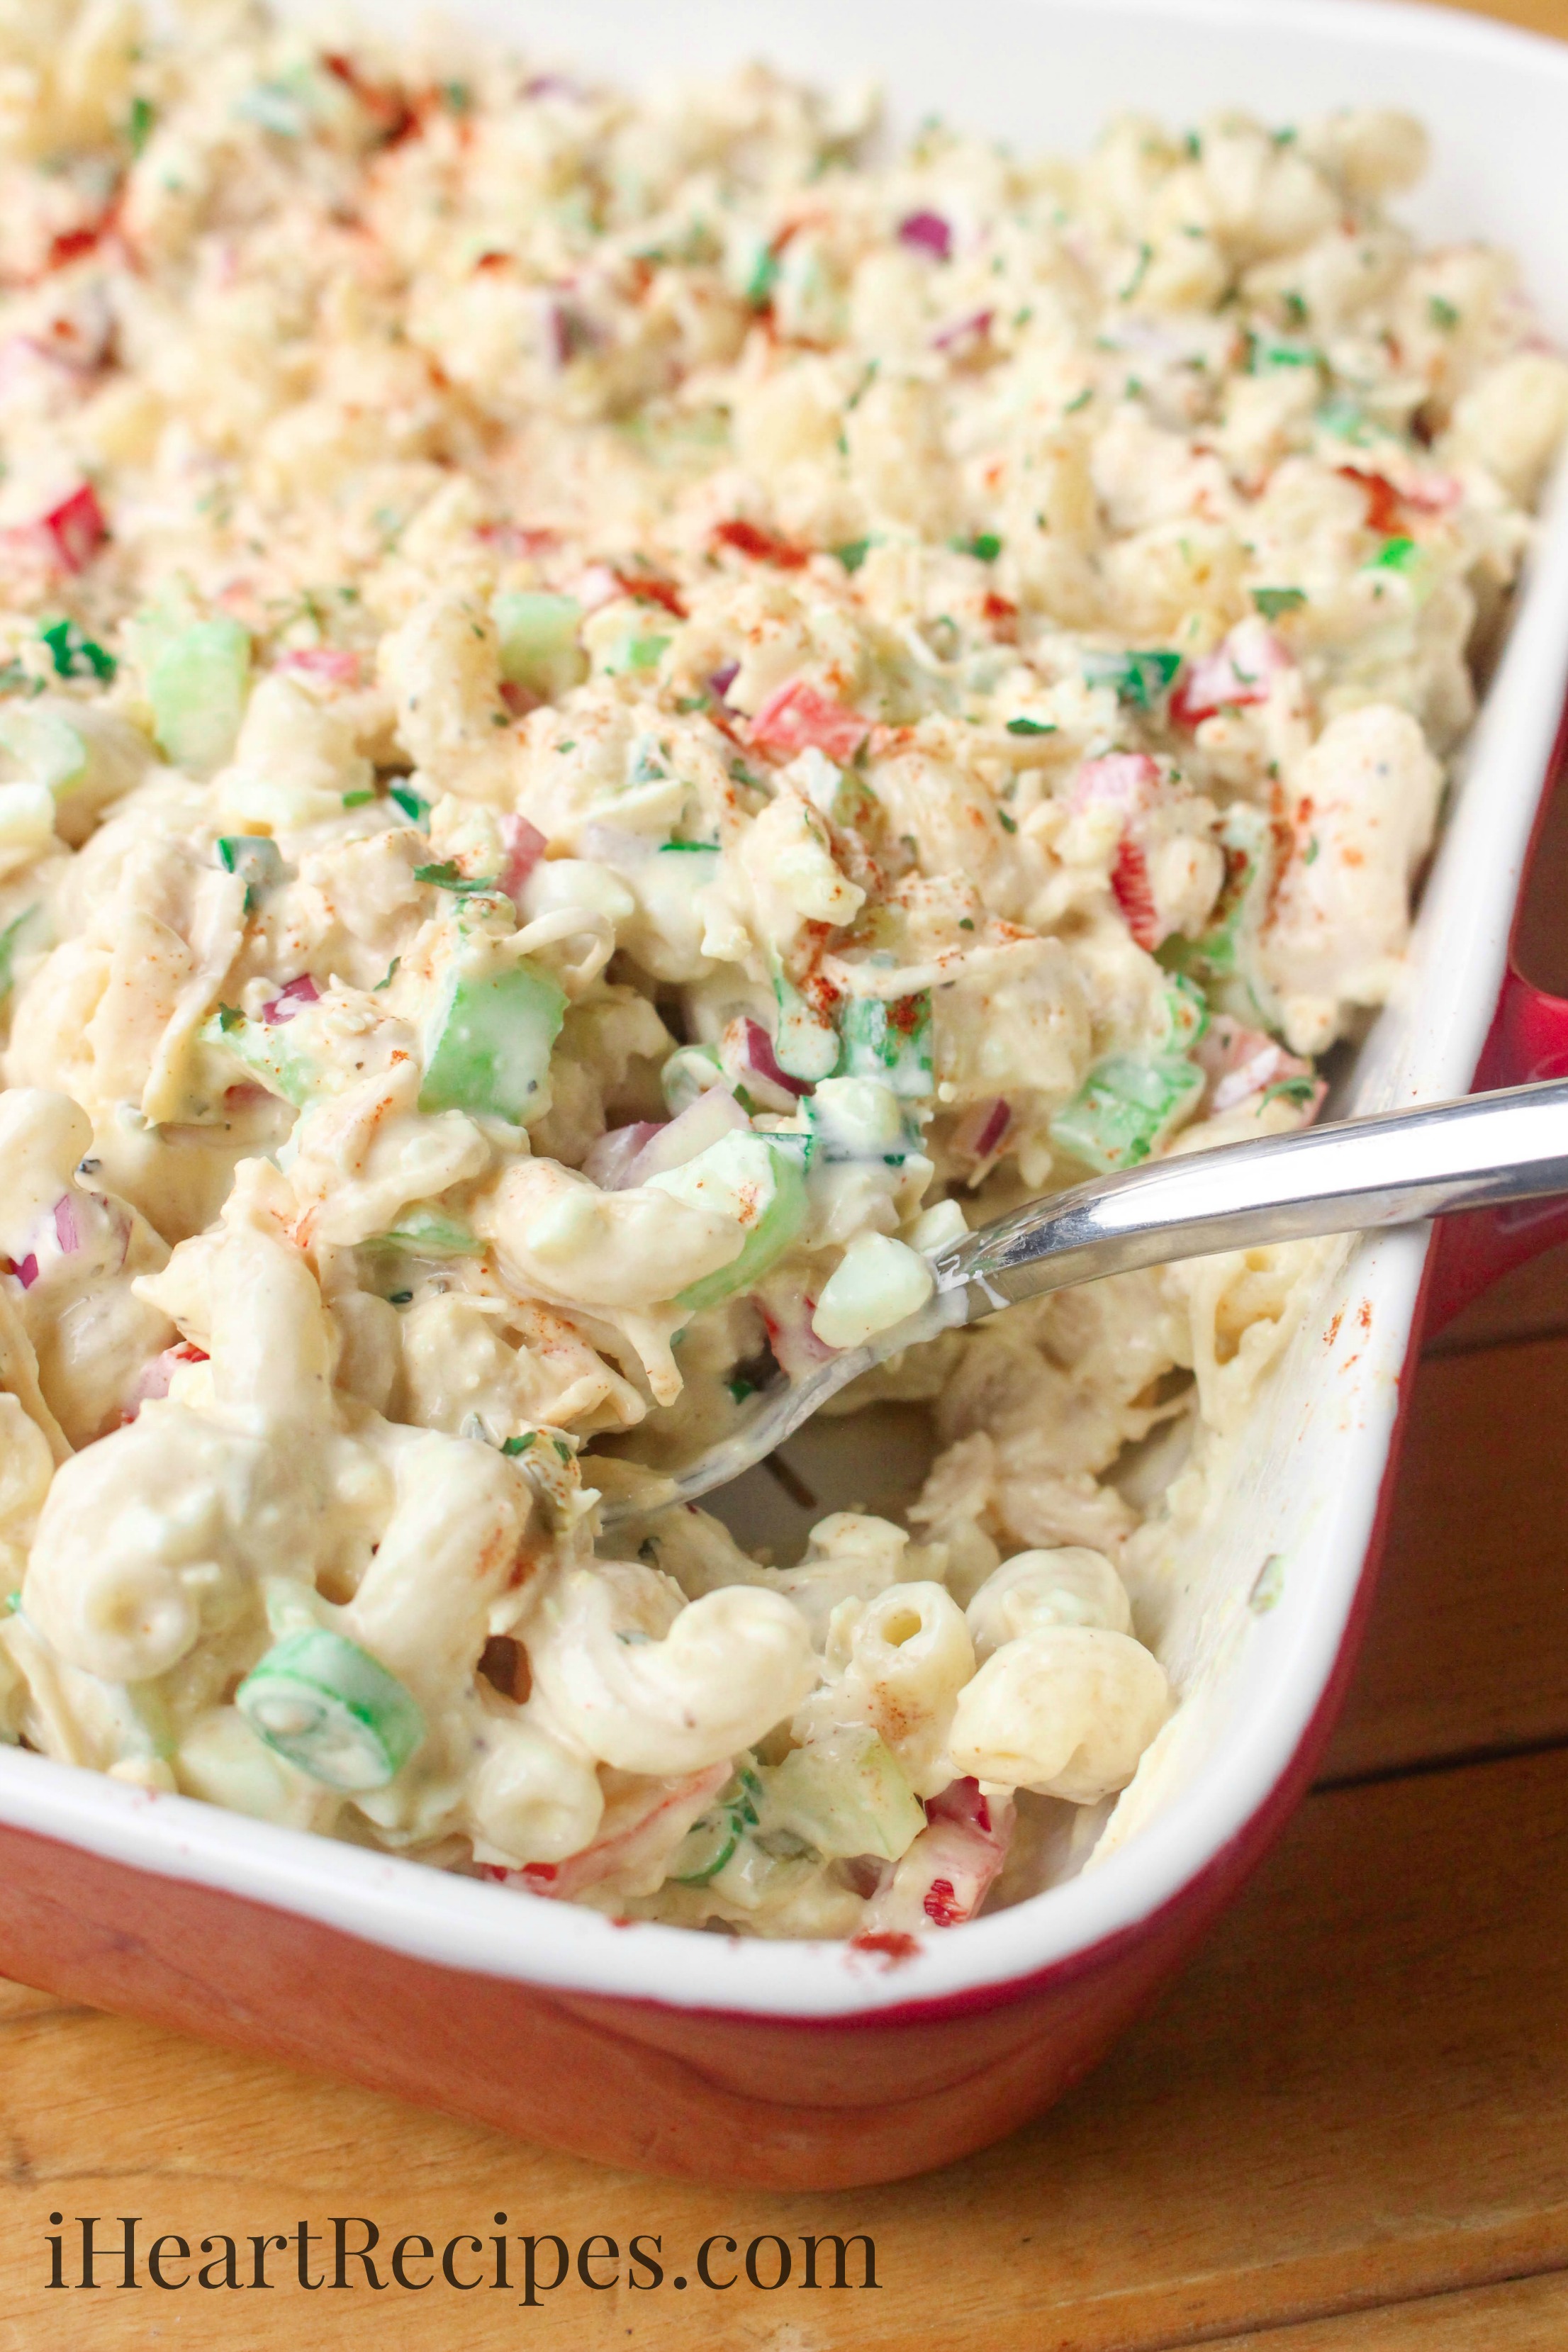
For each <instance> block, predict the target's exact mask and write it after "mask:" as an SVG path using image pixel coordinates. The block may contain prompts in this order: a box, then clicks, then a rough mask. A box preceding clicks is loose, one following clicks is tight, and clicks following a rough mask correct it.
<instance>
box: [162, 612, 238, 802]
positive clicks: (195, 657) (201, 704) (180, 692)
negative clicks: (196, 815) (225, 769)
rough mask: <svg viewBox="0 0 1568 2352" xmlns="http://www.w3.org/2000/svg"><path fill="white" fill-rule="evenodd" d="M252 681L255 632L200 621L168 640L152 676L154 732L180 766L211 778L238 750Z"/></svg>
mask: <svg viewBox="0 0 1568 2352" xmlns="http://www.w3.org/2000/svg"><path fill="white" fill-rule="evenodd" d="M249 682H250V633H249V631H248V630H247V629H244V628H242V627H241V626H240V625H239V623H238V622H237V621H230V620H213V621H194V622H193V623H192V624H191V625H190V626H189V627H188V628H184V629H175V630H174V631H173V632H172V633H171V634H170V635H167V636H166V637H164V638H163V643H162V644H161V646H159V648H158V650H157V652H156V653H155V654H154V655H153V660H152V664H151V667H150V668H149V670H148V674H147V699H148V700H149V702H150V703H151V704H152V706H153V733H154V734H155V735H156V737H157V739H158V746H159V749H160V750H161V751H163V753H164V755H165V757H166V758H167V759H168V760H169V761H171V762H172V763H173V764H174V766H175V767H176V768H184V769H185V770H186V771H187V772H189V773H190V774H192V775H196V776H205V775H210V774H211V773H212V772H213V771H214V770H215V769H216V768H220V767H222V765H223V763H224V761H226V759H227V758H228V756H229V754H230V753H231V751H233V750H234V745H235V739H236V737H237V735H238V733H239V723H240V720H241V719H243V718H244V716H245V700H246V695H247V689H248V687H249Z"/></svg>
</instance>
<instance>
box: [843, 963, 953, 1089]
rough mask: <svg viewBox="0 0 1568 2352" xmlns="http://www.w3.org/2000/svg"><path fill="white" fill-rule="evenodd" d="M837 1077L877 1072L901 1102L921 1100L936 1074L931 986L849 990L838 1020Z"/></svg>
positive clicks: (871, 1076)
mask: <svg viewBox="0 0 1568 2352" xmlns="http://www.w3.org/2000/svg"><path fill="white" fill-rule="evenodd" d="M838 1026H839V1034H840V1037H841V1040H842V1051H841V1053H840V1055H839V1061H838V1068H837V1073H836V1075H837V1076H840V1077H851V1078H880V1080H881V1081H882V1084H883V1085H884V1086H887V1087H891V1088H892V1090H893V1092H894V1093H895V1094H896V1095H897V1096H899V1097H900V1099H901V1100H902V1101H905V1102H922V1101H924V1100H926V1099H927V1098H928V1097H930V1095H931V1092H932V1091H933V1089H934V1087H935V1085H936V1079H935V1076H934V1073H933V1068H932V1060H931V992H930V990H929V989H923V988H922V989H921V991H920V992H919V993H918V994H917V995H914V996H900V997H895V998H894V1000H893V1002H892V1003H887V1002H885V1001H884V999H883V998H881V997H879V996H852V997H851V998H850V999H849V1001H848V1003H847V1004H846V1005H845V1006H844V1009H843V1011H842V1013H840V1014H839V1020H838Z"/></svg>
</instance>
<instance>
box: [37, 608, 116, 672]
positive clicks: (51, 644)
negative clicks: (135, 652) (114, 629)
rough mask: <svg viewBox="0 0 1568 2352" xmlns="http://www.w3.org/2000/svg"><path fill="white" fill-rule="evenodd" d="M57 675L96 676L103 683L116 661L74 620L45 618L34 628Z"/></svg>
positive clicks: (112, 670)
mask: <svg viewBox="0 0 1568 2352" xmlns="http://www.w3.org/2000/svg"><path fill="white" fill-rule="evenodd" d="M38 635H39V636H40V637H42V639H43V641H44V643H45V645H47V647H48V649H49V658H50V660H51V661H52V662H53V663H54V666H55V675H56V677H96V678H98V679H100V680H101V681H102V683H103V684H105V685H107V684H108V682H109V680H110V678H111V677H113V676H114V673H115V671H116V670H117V669H118V668H119V667H120V665H119V663H118V662H117V661H116V660H115V658H114V656H113V655H112V654H111V653H109V652H107V651H106V650H105V649H104V647H103V646H100V645H99V644H98V642H97V641H96V639H94V638H92V637H89V635H87V634H86V632H85V631H84V630H83V629H82V627H81V626H80V625H79V623H78V622H76V621H47V622H46V623H45V625H44V626H43V627H42V628H41V629H40V630H39V631H38Z"/></svg>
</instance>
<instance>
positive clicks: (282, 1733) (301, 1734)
mask: <svg viewBox="0 0 1568 2352" xmlns="http://www.w3.org/2000/svg"><path fill="white" fill-rule="evenodd" d="M235 1704H236V1706H237V1707H238V1708H239V1711H240V1713H241V1714H242V1715H243V1716H244V1717H245V1719H246V1721H247V1723H248V1724H249V1726H250V1727H251V1729H252V1731H254V1732H255V1734H256V1736H257V1738H258V1739H260V1740H262V1741H264V1742H265V1744H266V1745H267V1746H268V1748H273V1749H275V1750H276V1752H277V1753H278V1754H279V1756H283V1757H286V1758H287V1759H288V1760H289V1763H290V1764H294V1765H297V1766H298V1767H299V1769H300V1771H301V1772H308V1773H309V1774H310V1778H311V1779H312V1780H320V1781H321V1782H323V1783H324V1784H325V1786H326V1787H327V1788H329V1789H342V1790H360V1789H384V1788H385V1787H386V1785H387V1783H388V1781H389V1780H395V1779H396V1777H397V1775H398V1773H399V1772H400V1771H401V1770H402V1769H403V1767H404V1766H405V1764H406V1763H407V1761H408V1759H409V1758H410V1757H411V1756H412V1755H413V1753H414V1751H415V1749H416V1748H417V1747H418V1745H419V1743H420V1741H421V1740H422V1739H423V1738H424V1737H425V1718H424V1717H423V1715H422V1714H421V1713H420V1711H419V1707H418V1706H417V1704H416V1701H415V1699H414V1697H413V1696H412V1695H411V1694H410V1692H409V1691H407V1690H406V1689H405V1686H404V1685H403V1684H402V1683H400V1682H399V1681H398V1679H397V1677H396V1675H393V1674H389V1673H388V1672H387V1670H386V1668H385V1667H384V1665H383V1664H381V1662H380V1660H379V1659H378V1658H373V1657H372V1656H371V1654H370V1652H369V1651H368V1650H362V1649H361V1648H360V1646H359V1644H358V1643H357V1642H351V1641H349V1640H348V1639H347V1638H346V1637H345V1636H344V1635H343V1634H342V1633H331V1632H329V1631H328V1630H327V1629H326V1628H325V1627H323V1626H312V1627H310V1628H308V1629H306V1630H303V1631H301V1632H300V1633H289V1634H286V1635H285V1636H284V1638H283V1640H282V1641H280V1642H277V1643H274V1644H273V1646H272V1648H271V1649H270V1650H268V1653H267V1654H266V1656H265V1657H264V1658H263V1659H262V1660H261V1661H260V1663H259V1664H258V1665H256V1666H254V1667H253V1668H252V1669H251V1672H250V1673H249V1674H248V1675H247V1676H246V1679H245V1680H244V1682H242V1683H241V1685H240V1686H239V1689H238V1691H237V1693H236V1695H235Z"/></svg>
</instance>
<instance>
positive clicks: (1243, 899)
mask: <svg viewBox="0 0 1568 2352" xmlns="http://www.w3.org/2000/svg"><path fill="white" fill-rule="evenodd" d="M1219 842H1220V846H1221V847H1222V848H1223V850H1224V851H1225V869H1226V870H1225V881H1224V883H1223V884H1222V885H1221V887H1220V894H1219V897H1218V898H1217V899H1216V900H1215V907H1214V912H1213V914H1212V915H1211V916H1210V918H1209V923H1208V928H1207V929H1206V930H1205V931H1203V932H1202V933H1201V934H1200V935H1199V937H1198V938H1197V939H1195V940H1187V939H1183V938H1181V937H1180V936H1179V935H1178V936H1177V937H1175V938H1173V939H1169V940H1165V942H1164V943H1163V946H1162V947H1161V949H1160V950H1159V961H1160V962H1161V963H1162V964H1163V966H1164V967H1165V969H1166V971H1173V972H1178V973H1184V974H1187V975H1189V976H1191V977H1192V978H1194V979H1196V980H1198V981H1200V982H1203V983H1204V985H1205V990H1206V992H1207V994H1208V997H1209V999H1210V1001H1211V1003H1214V1004H1215V1006H1217V1008H1218V1010H1219V1011H1221V1012H1223V1013H1230V1014H1232V1015H1233V1016H1234V1017H1235V1018H1236V1019H1237V1020H1245V1021H1251V1022H1258V1023H1261V1024H1264V1025H1265V1026H1271V1025H1272V1019H1271V1015H1270V1013H1269V1010H1268V1002H1267V998H1268V991H1267V990H1266V989H1265V988H1264V986H1263V984H1262V979H1261V974H1260V971H1259V966H1258V934H1259V932H1260V931H1261V930H1262V929H1263V924H1264V921H1265V919H1266V918H1267V916H1268V900H1269V895H1270V893H1271V892H1272V890H1273V887H1274V875H1275V868H1276V865H1277V862H1278V856H1279V852H1278V849H1277V847H1276V845H1275V839H1274V828H1273V826H1272V825H1271V824H1270V823H1269V821H1268V817H1267V816H1266V815H1265V814H1264V812H1263V811H1262V810H1261V809H1257V808H1253V807H1251V806H1250V805H1249V804H1248V803H1247V802H1245V801H1237V802H1236V803H1233V804H1232V806H1231V807H1230V808H1228V809H1227V810H1226V814H1225V818H1224V821H1223V823H1222V824H1221V825H1220V827H1219Z"/></svg>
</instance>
